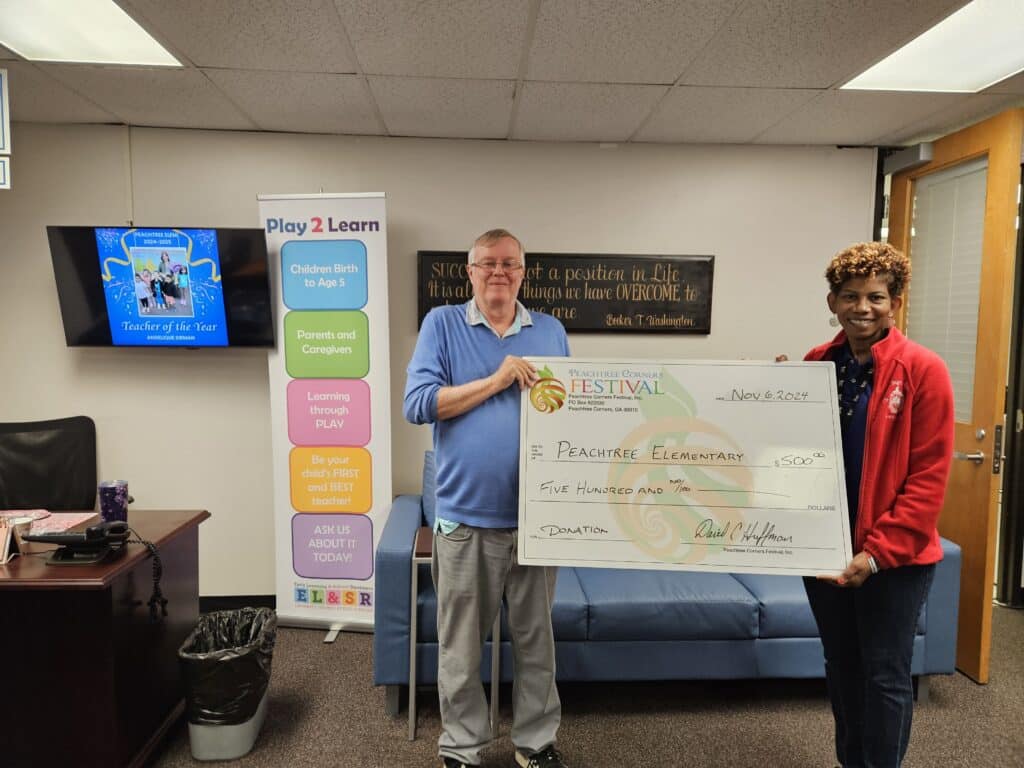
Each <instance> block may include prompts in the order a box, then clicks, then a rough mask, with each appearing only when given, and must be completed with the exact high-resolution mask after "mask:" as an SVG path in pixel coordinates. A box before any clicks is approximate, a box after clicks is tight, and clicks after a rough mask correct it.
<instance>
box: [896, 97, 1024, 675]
mask: <svg viewBox="0 0 1024 768" xmlns="http://www.w3.org/2000/svg"><path fill="white" fill-rule="evenodd" d="M1022 133H1024V110H1020V109H1015V110H1010V111H1008V112H1004V113H1002V114H1000V115H998V116H996V117H993V118H991V119H989V120H986V121H984V122H982V123H978V124H977V125H974V126H971V127H970V128H965V129H963V130H961V131H958V132H957V133H954V134H951V135H949V136H946V137H944V138H942V139H940V140H938V141H936V142H935V143H934V155H933V160H932V161H931V162H930V163H929V164H928V165H925V166H923V167H920V168H915V169H913V170H910V171H906V172H903V173H900V174H896V175H895V176H893V179H892V185H891V191H890V212H889V242H890V243H892V244H893V245H895V246H896V247H898V248H900V249H901V250H903V251H904V252H906V253H907V254H908V255H909V256H910V261H911V268H913V261H914V254H913V247H912V245H913V244H912V238H911V226H912V224H913V221H912V218H913V204H914V187H915V182H917V181H918V180H920V179H922V178H924V177H926V176H928V175H929V174H933V173H936V172H938V171H942V170H946V169H949V168H953V167H955V166H957V165H960V164H962V163H966V162H969V161H972V160H976V159H978V158H987V161H988V170H987V180H986V184H985V206H984V222H983V223H982V226H983V230H982V247H981V273H980V291H979V299H978V332H977V340H976V350H975V363H974V388H973V396H972V398H971V401H972V402H971V403H970V404H969V408H967V407H966V406H967V405H968V404H959V403H958V410H967V411H968V412H969V414H970V416H969V418H967V419H965V420H960V419H959V418H958V421H957V424H956V439H955V453H954V461H953V469H952V474H951V476H950V482H949V487H948V489H947V491H946V502H945V505H944V507H943V510H942V515H941V517H940V520H939V531H940V533H941V534H942V535H943V536H945V537H946V538H948V539H951V540H952V541H955V542H956V543H958V544H959V545H960V546H961V548H962V550H963V566H962V570H961V574H960V615H959V628H958V634H957V661H956V663H957V667H958V668H959V669H960V670H961V671H962V672H964V673H965V674H967V675H969V676H970V677H972V678H973V679H974V680H976V681H978V682H979V683H985V682H988V674H989V648H990V645H991V639H992V637H991V636H992V599H993V583H994V579H995V556H996V520H997V517H998V500H999V490H1000V485H1001V481H1002V475H1001V474H998V470H999V467H997V466H995V464H994V462H993V449H994V447H995V444H994V435H995V432H996V430H995V427H996V426H997V425H999V426H1002V425H1003V416H1004V414H1003V412H1004V409H1005V401H1006V374H1007V365H1008V357H1009V344H1010V332H1011V329H1010V325H1011V317H1012V308H1013V284H1014V280H1013V275H1014V272H1013V269H1014V255H1015V247H1016V238H1017V231H1016V216H1017V187H1018V183H1019V181H1020V163H1021V137H1022ZM913 301H914V282H913V278H912V279H911V282H910V288H909V290H908V294H907V302H906V304H907V305H911V304H912V303H913ZM905 319H906V318H905V315H904V316H903V317H901V318H900V322H901V324H902V325H903V326H904V327H906V323H905ZM909 333H910V335H913V329H912V328H911V329H910V331H909ZM961 405H963V406H965V408H961V407H959V406H961ZM1000 449H1001V446H1000ZM979 452H981V453H982V454H983V458H981V460H980V462H979V461H976V460H977V459H978V458H979V457H978V456H977V454H978V453H979ZM971 455H973V456H974V459H975V460H971V459H968V458H967V457H968V456H971ZM994 470H995V471H994Z"/></svg>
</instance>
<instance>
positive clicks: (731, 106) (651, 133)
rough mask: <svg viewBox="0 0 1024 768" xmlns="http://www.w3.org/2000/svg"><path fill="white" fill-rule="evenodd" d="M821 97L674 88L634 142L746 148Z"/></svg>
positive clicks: (763, 90) (788, 92) (801, 92)
mask: <svg viewBox="0 0 1024 768" xmlns="http://www.w3.org/2000/svg"><path fill="white" fill-rule="evenodd" d="M818 93H819V92H818V91H813V90H780V89H775V88H695V87H691V86H680V87H678V88H673V89H672V90H671V91H670V92H669V94H668V96H667V97H666V98H665V99H664V100H663V101H662V102H661V104H659V105H658V109H657V111H656V112H655V113H654V116H653V117H652V118H651V119H650V120H649V121H648V122H647V124H646V125H644V127H643V128H641V129H640V131H639V133H638V134H637V135H636V136H634V137H633V140H634V141H661V142H687V143H710V144H745V143H748V142H750V141H752V140H753V139H754V137H755V136H757V134H759V133H761V132H762V131H764V130H765V129H767V128H770V127H771V126H772V125H774V124H775V123H777V122H779V121H780V120H782V119H783V118H785V117H786V116H787V115H788V114H789V113H790V112H792V111H793V110H795V109H797V108H798V107H800V106H802V105H803V104H806V103H807V102H808V101H810V100H811V99H813V98H814V97H815V96H816V95H817V94H818Z"/></svg>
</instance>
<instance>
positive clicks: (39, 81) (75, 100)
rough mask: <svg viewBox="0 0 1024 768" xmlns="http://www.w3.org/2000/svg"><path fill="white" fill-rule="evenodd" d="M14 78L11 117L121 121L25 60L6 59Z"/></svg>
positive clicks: (38, 120) (36, 120)
mask: <svg viewBox="0 0 1024 768" xmlns="http://www.w3.org/2000/svg"><path fill="white" fill-rule="evenodd" d="M4 69H6V70H7V72H8V74H9V76H10V79H11V119H12V120H16V121H19V122H26V123H119V122H121V121H120V119H119V118H117V117H116V116H114V115H112V114H110V113H109V112H105V111H104V110H102V109H100V108H99V107H98V106H96V105H95V104H93V103H92V102H90V101H89V100H88V99H85V98H82V97H81V96H79V95H78V94H77V93H75V92H74V91H72V90H71V89H70V88H67V87H65V86H64V85H62V84H61V83H59V82H58V81H56V80H54V79H53V78H52V77H50V76H49V75H47V74H45V73H43V72H40V71H39V69H38V68H37V67H36V66H35V65H33V64H29V63H28V62H24V61H5V62H4Z"/></svg>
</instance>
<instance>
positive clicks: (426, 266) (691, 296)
mask: <svg viewBox="0 0 1024 768" xmlns="http://www.w3.org/2000/svg"><path fill="white" fill-rule="evenodd" d="M417 257H418V265H417V273H418V280H417V283H418V293H419V295H418V298H419V303H418V309H419V313H418V322H419V323H422V322H423V318H424V317H425V316H426V314H427V312H429V311H430V310H431V309H432V308H433V307H437V306H442V305H444V304H462V303H464V302H466V301H468V300H469V299H470V297H471V296H472V295H473V288H472V286H471V285H470V282H469V273H468V271H467V269H466V260H467V257H466V252H465V251H418V252H417ZM714 270H715V257H714V256H635V255H617V254H616V255H592V254H582V253H529V254H527V257H526V272H525V274H524V276H523V284H522V286H521V287H520V289H519V300H520V301H521V302H522V303H523V304H524V305H525V306H526V308H527V309H532V310H536V311H539V312H545V313H547V314H549V315H553V316H554V317H557V318H558V319H559V320H561V321H562V324H563V325H564V326H565V327H566V330H569V331H617V332H630V331H632V332H641V333H695V334H708V333H710V332H711V296H712V293H711V288H712V279H713V277H714Z"/></svg>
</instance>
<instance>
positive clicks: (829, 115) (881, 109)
mask: <svg viewBox="0 0 1024 768" xmlns="http://www.w3.org/2000/svg"><path fill="white" fill-rule="evenodd" d="M965 98H967V97H966V96H964V95H963V94H959V93H905V92H897V91H824V92H823V93H822V94H821V95H820V96H817V97H816V98H814V99H812V100H811V101H809V102H808V103H807V104H805V105H804V106H803V107H800V108H799V109H797V110H796V111H794V112H793V113H791V114H790V115H789V116H788V117H786V118H785V119H783V120H782V121H781V122H779V123H778V124H776V125H774V126H773V127H771V128H769V129H768V130H767V131H765V132H764V133H761V134H760V135H758V136H757V137H756V139H755V143H758V144H841V145H870V144H872V143H873V142H874V141H875V139H877V138H878V137H879V136H884V135H886V134H890V133H893V132H896V131H899V130H900V129H901V128H903V127H904V126H907V125H911V124H913V123H916V122H918V121H921V120H923V119H924V118H926V117H928V116H929V115H932V114H934V113H936V112H938V111H940V110H942V109H946V108H948V107H951V106H954V105H956V104H958V103H960V102H963V101H964V99H965Z"/></svg>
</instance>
